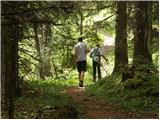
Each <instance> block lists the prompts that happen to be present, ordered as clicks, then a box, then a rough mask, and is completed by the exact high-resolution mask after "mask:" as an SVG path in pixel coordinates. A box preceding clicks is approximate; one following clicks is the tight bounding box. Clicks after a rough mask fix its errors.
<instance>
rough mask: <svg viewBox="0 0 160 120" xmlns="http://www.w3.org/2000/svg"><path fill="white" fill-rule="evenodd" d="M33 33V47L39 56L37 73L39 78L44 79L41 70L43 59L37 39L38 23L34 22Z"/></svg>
mask: <svg viewBox="0 0 160 120" xmlns="http://www.w3.org/2000/svg"><path fill="white" fill-rule="evenodd" d="M33 29H34V33H35V47H36V50H37V56H38V58H39V60H40V61H39V75H40V78H42V79H45V78H44V71H43V60H42V54H41V51H40V44H39V39H38V25H37V24H34V27H33Z"/></svg>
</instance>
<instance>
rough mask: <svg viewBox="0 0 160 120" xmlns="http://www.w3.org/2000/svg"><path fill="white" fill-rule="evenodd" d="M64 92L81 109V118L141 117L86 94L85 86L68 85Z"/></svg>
mask: <svg viewBox="0 0 160 120" xmlns="http://www.w3.org/2000/svg"><path fill="white" fill-rule="evenodd" d="M65 92H66V93H67V94H68V95H69V96H70V97H71V99H72V100H73V102H75V103H76V104H77V105H78V106H79V107H80V109H81V110H82V112H83V116H82V119H83V118H86V119H122V118H125V119H126V118H128V119H130V118H132V119H135V118H140V117H141V116H140V115H138V114H136V113H133V112H129V111H126V110H123V109H122V108H118V107H117V106H115V105H113V104H111V103H104V102H103V101H100V100H97V99H96V98H95V97H88V96H86V95H85V87H69V88H67V89H66V90H65Z"/></svg>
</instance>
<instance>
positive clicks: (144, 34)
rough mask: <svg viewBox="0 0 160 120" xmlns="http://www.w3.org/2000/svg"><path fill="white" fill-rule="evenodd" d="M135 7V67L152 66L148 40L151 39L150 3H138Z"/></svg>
mask: <svg viewBox="0 0 160 120" xmlns="http://www.w3.org/2000/svg"><path fill="white" fill-rule="evenodd" d="M135 5H136V13H135V18H136V26H135V27H136V28H135V34H134V53H133V64H134V65H135V66H139V65H143V64H151V62H152V60H151V57H150V54H149V50H148V39H151V35H150V33H149V28H148V26H149V24H150V20H149V16H148V15H147V14H148V6H149V2H146V1H140V2H138V1H137V2H135ZM148 33H149V34H148Z"/></svg>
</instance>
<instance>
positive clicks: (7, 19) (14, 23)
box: [2, 1, 21, 118]
mask: <svg viewBox="0 0 160 120" xmlns="http://www.w3.org/2000/svg"><path fill="white" fill-rule="evenodd" d="M11 4H12V5H13V6H15V8H13V7H10V5H11ZM17 6H18V3H17V2H6V1H4V2H3V3H2V8H3V11H2V12H3V16H2V18H3V19H2V31H3V32H2V48H4V49H3V50H2V54H3V57H2V59H3V60H2V61H3V64H4V65H3V68H4V70H3V74H2V79H3V80H2V81H3V88H4V98H5V99H4V100H5V110H6V113H7V115H6V116H8V118H14V114H13V110H14V104H13V96H14V95H15V92H16V89H17V81H18V40H19V39H20V37H19V36H20V33H21V31H19V28H20V27H19V20H18V19H17V16H16V15H11V16H9V15H8V13H11V12H15V13H16V12H17V10H18V9H16V7H17Z"/></svg>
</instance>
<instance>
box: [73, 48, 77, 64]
mask: <svg viewBox="0 0 160 120" xmlns="http://www.w3.org/2000/svg"><path fill="white" fill-rule="evenodd" d="M73 56H74V61H75V62H76V60H77V55H76V48H75V47H74V50H73Z"/></svg>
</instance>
